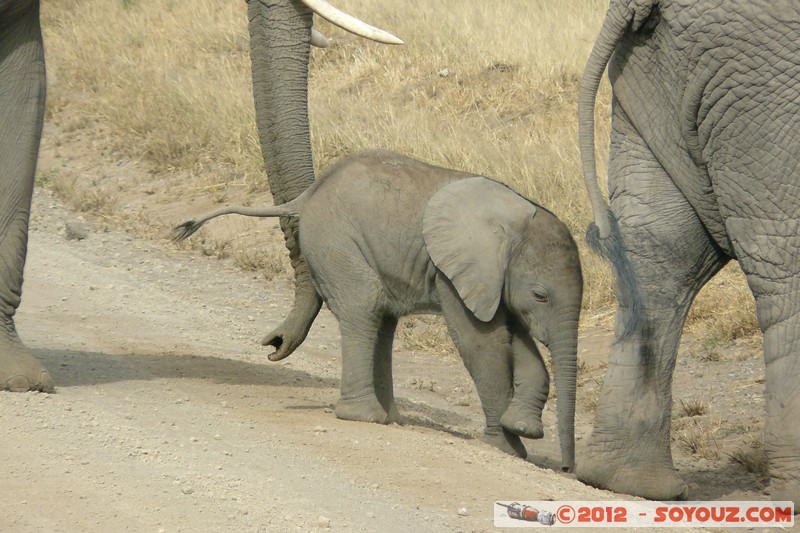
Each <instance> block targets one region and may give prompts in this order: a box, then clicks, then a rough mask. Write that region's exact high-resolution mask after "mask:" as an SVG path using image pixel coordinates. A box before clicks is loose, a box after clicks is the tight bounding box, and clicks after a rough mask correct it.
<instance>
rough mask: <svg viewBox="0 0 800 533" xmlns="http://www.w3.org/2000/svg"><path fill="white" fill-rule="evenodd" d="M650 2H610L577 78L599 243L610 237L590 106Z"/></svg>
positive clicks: (582, 144) (587, 175)
mask: <svg viewBox="0 0 800 533" xmlns="http://www.w3.org/2000/svg"><path fill="white" fill-rule="evenodd" d="M653 6H654V1H653V0H617V1H615V0H612V2H611V5H609V7H608V11H607V12H606V17H605V20H603V27H602V28H601V29H600V35H598V36H597V40H596V41H595V43H594V47H593V48H592V53H591V54H590V55H589V60H588V61H587V63H586V68H585V69H584V71H583V77H582V78H581V85H580V94H579V97H578V129H579V132H580V134H579V135H580V149H581V163H582V165H583V180H584V183H585V184H586V189H587V191H588V192H589V201H590V202H591V204H592V214H593V216H594V224H595V226H596V227H597V231H598V233H599V237H600V240H601V241H602V240H604V239H606V238H608V237H609V235H610V234H611V226H610V223H609V220H608V206H607V204H606V201H605V198H604V197H603V193H602V192H601V191H600V186H599V185H598V183H597V161H596V158H595V143H594V103H595V99H596V97H597V90H598V88H599V87H600V80H601V79H602V78H603V72H605V70H606V65H608V62H609V61H610V60H611V55H612V54H613V53H614V50H615V49H616V47H617V44H618V43H619V41H620V39H622V37H623V35H625V32H627V31H637V30H638V29H639V28H641V26H642V25H643V24H644V21H645V20H646V19H647V17H649V16H650V13H651V11H652V9H653Z"/></svg>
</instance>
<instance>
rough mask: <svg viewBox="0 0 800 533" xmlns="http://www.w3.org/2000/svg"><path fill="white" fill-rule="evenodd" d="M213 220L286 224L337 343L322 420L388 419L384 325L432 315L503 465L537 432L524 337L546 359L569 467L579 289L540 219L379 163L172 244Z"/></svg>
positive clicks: (350, 168) (555, 223) (390, 162)
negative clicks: (337, 378) (443, 329)
mask: <svg viewBox="0 0 800 533" xmlns="http://www.w3.org/2000/svg"><path fill="white" fill-rule="evenodd" d="M354 191H357V194H354ZM227 213H240V214H247V215H253V216H285V215H287V214H295V213H296V214H298V215H299V219H300V244H301V248H302V250H303V253H304V254H305V256H306V258H307V260H308V265H309V267H310V270H311V273H312V279H313V281H314V285H315V286H316V288H317V291H318V293H319V294H320V295H321V296H322V298H323V299H324V300H325V302H326V303H327V304H328V307H329V308H330V309H331V311H332V312H333V314H334V315H335V316H336V318H337V319H338V321H339V326H340V330H341V335H342V380H341V397H340V399H339V401H338V403H337V404H336V416H338V417H339V418H343V419H347V420H360V421H369V422H379V423H388V422H392V421H396V420H398V412H397V408H396V407H395V401H394V394H393V392H392V341H393V338H394V333H395V328H396V327H397V320H398V318H399V317H401V316H404V315H408V314H412V313H431V312H434V313H441V314H443V315H444V318H445V321H446V322H447V327H448V331H449V333H450V335H451V337H452V338H453V341H454V342H455V344H456V346H457V347H458V349H459V352H460V353H461V357H462V359H463V360H464V364H465V366H466V367H467V369H468V370H469V372H470V374H471V376H472V378H473V380H474V381H475V385H476V387H477V390H478V394H479V396H480V398H481V403H482V405H483V410H484V413H485V415H486V428H485V436H484V440H486V441H487V442H489V443H491V444H493V445H494V446H497V447H498V448H500V449H502V450H504V451H506V452H508V453H513V454H516V455H521V456H525V454H526V452H525V447H524V445H523V444H522V442H521V441H520V439H519V437H518V436H517V435H523V436H526V437H531V438H540V437H541V436H542V434H543V431H542V422H541V414H542V408H543V407H544V404H545V402H546V400H547V394H548V388H549V378H548V374H547V370H546V369H545V366H544V361H543V359H542V356H541V355H540V353H539V351H538V349H537V348H536V344H535V343H534V342H533V339H537V340H539V341H540V342H542V343H543V344H544V345H545V346H547V347H549V349H550V352H551V354H552V358H553V369H554V374H555V385H556V390H557V392H558V401H557V407H558V421H559V436H560V439H561V450H562V464H563V468H564V469H565V470H571V469H572V467H573V464H574V415H575V371H576V352H577V340H578V318H579V314H580V308H581V296H582V290H583V281H582V277H581V268H580V259H579V257H578V251H577V248H576V246H575V242H574V241H573V239H572V237H571V235H570V233H569V231H568V230H567V228H566V227H565V226H564V224H562V223H561V222H560V221H559V220H558V219H557V218H556V217H555V216H554V215H553V214H552V213H550V212H548V211H547V210H545V209H543V208H541V207H538V206H535V205H534V204H532V203H531V202H530V201H528V200H526V199H525V198H523V197H522V196H519V195H518V194H516V193H514V192H513V191H512V190H511V189H509V188H508V187H506V186H504V185H501V184H499V183H497V182H495V181H492V180H490V179H487V178H483V177H475V176H472V175H470V174H465V173H463V172H458V171H454V170H449V169H444V168H439V167H434V166H431V165H428V164H426V163H422V162H420V161H417V160H414V159H410V158H408V157H405V156H402V155H399V154H395V153H392V152H387V151H374V152H367V153H364V154H360V155H356V156H351V157H349V158H346V159H344V160H342V161H340V162H339V163H338V164H336V165H335V166H334V167H333V168H332V169H331V170H330V172H328V173H327V175H326V176H324V177H323V178H322V179H320V181H319V182H318V183H317V184H316V185H315V186H314V187H312V188H311V189H310V190H309V191H308V192H307V193H305V194H304V195H303V196H301V197H300V198H298V199H297V200H295V201H293V202H290V203H288V204H285V205H283V206H279V207H277V208H236V207H234V208H223V209H220V210H217V211H214V212H212V213H209V214H208V215H205V216H203V217H202V218H200V219H197V220H192V221H189V222H186V223H184V224H183V225H182V226H179V228H178V238H179V239H180V238H186V237H187V236H189V235H191V234H192V233H193V232H194V231H196V230H197V229H198V228H199V227H200V226H201V225H202V224H203V223H205V222H206V221H207V220H210V219H211V218H214V217H215V216H219V215H221V214H227ZM512 375H513V380H512Z"/></svg>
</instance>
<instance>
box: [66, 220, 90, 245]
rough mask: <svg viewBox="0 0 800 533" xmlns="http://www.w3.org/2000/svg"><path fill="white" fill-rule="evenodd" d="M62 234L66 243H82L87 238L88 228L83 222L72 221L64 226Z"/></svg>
mask: <svg viewBox="0 0 800 533" xmlns="http://www.w3.org/2000/svg"><path fill="white" fill-rule="evenodd" d="M64 234H65V235H66V237H67V240H68V241H82V240H83V239H85V238H86V237H88V236H89V228H88V227H86V224H84V223H83V222H79V221H77V220H74V221H71V222H67V223H66V224H64Z"/></svg>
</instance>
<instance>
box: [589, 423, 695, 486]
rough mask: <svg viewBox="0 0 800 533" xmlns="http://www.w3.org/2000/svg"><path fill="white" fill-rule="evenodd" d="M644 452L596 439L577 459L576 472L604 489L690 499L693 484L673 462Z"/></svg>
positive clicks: (591, 483)
mask: <svg viewBox="0 0 800 533" xmlns="http://www.w3.org/2000/svg"><path fill="white" fill-rule="evenodd" d="M593 440H595V439H594V437H593ZM640 451H641V450H640V449H635V448H631V449H626V448H624V447H615V448H610V447H609V446H604V445H602V444H597V443H596V442H592V443H590V445H589V447H588V449H587V450H586V451H585V452H584V454H583V455H582V456H581V458H580V460H579V461H578V462H577V468H576V475H577V477H578V479H579V480H580V481H582V482H584V483H586V484H587V485H591V486H593V487H597V488H600V489H608V490H611V491H614V492H619V493H622V494H631V495H633V496H640V497H642V498H647V499H650V500H686V499H687V498H688V497H689V487H688V485H686V483H685V482H684V481H683V479H681V477H680V476H679V475H678V472H677V470H675V468H674V467H673V466H672V464H671V461H669V464H667V463H666V462H665V461H664V460H663V458H656V457H651V456H648V455H647V454H646V453H645V455H642V454H641V453H639V452H640Z"/></svg>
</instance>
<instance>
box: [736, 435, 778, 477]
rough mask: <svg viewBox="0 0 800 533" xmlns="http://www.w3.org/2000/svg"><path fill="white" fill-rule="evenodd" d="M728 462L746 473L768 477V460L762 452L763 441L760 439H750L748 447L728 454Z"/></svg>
mask: <svg viewBox="0 0 800 533" xmlns="http://www.w3.org/2000/svg"><path fill="white" fill-rule="evenodd" d="M730 460H731V462H733V463H736V464H738V465H739V466H741V467H742V468H743V469H744V470H745V471H746V472H750V473H751V474H756V475H759V476H762V477H769V459H768V458H767V454H766V452H765V451H764V441H763V440H762V439H761V437H751V441H750V445H749V446H748V447H746V448H739V449H738V450H736V451H734V452H733V453H732V454H730Z"/></svg>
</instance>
